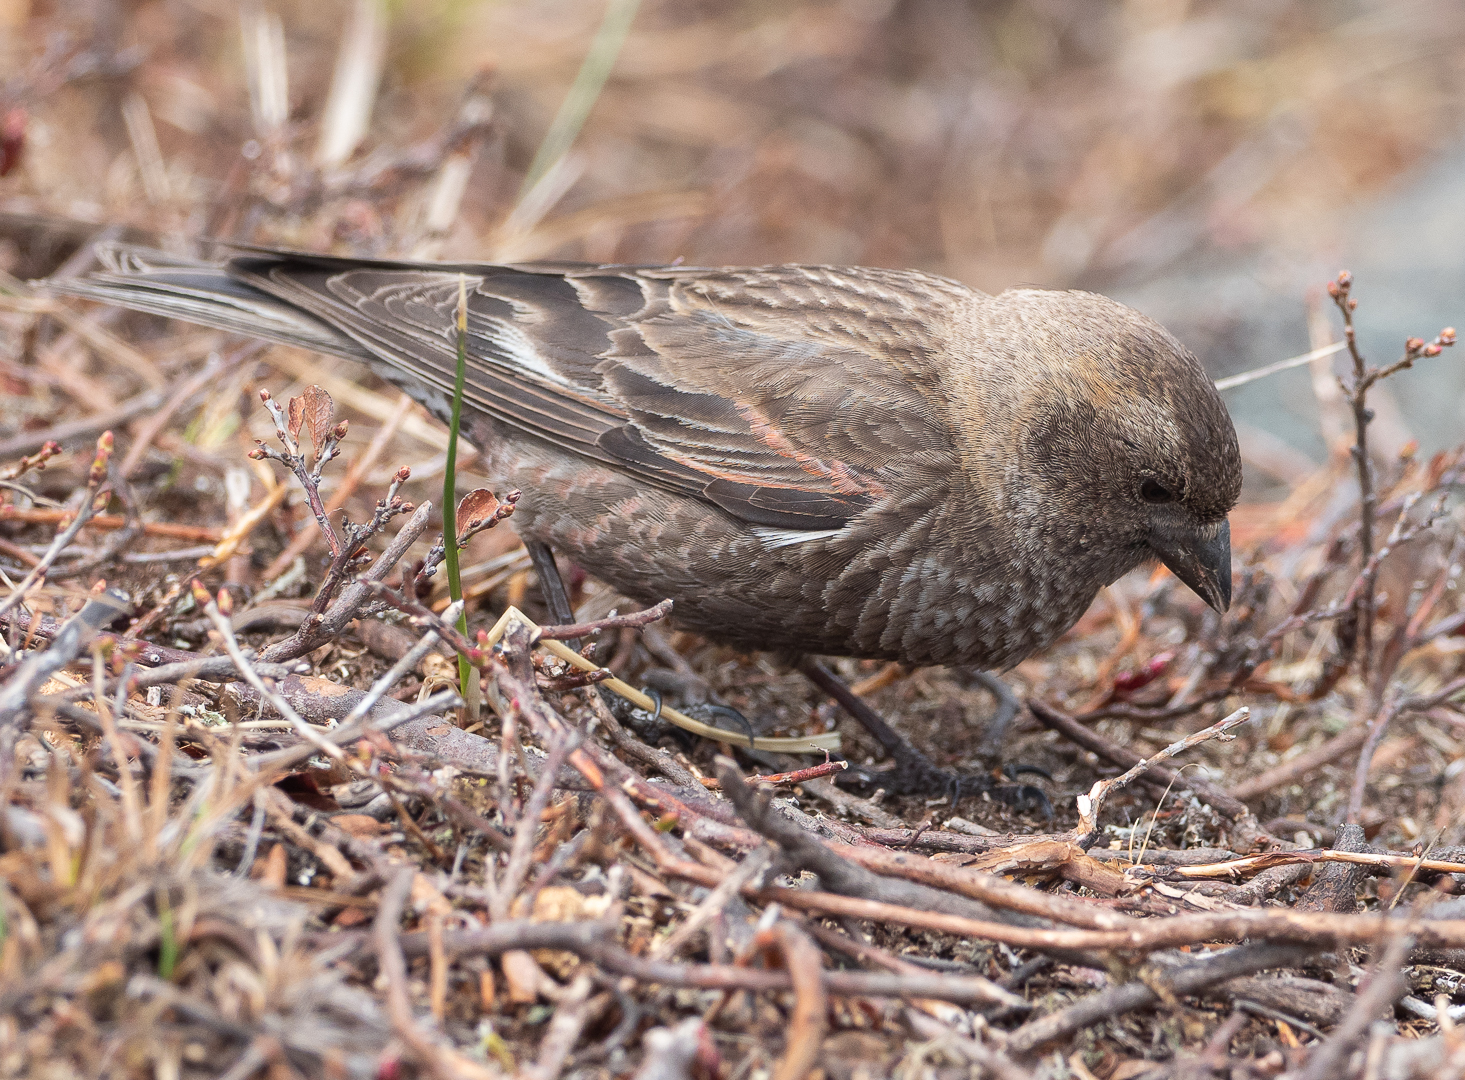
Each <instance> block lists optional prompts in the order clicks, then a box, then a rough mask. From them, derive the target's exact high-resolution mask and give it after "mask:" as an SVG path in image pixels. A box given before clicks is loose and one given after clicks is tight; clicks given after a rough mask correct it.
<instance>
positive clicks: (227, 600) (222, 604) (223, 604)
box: [219, 589, 234, 615]
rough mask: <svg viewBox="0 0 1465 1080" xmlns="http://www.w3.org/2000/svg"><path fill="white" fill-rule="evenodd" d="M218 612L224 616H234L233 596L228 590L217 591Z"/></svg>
mask: <svg viewBox="0 0 1465 1080" xmlns="http://www.w3.org/2000/svg"><path fill="white" fill-rule="evenodd" d="M219 610H220V611H222V612H223V613H224V614H225V615H233V614H234V596H233V594H232V593H230V592H229V590H228V589H220V590H219Z"/></svg>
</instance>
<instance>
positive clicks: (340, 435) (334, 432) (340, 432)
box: [331, 420, 351, 442]
mask: <svg viewBox="0 0 1465 1080" xmlns="http://www.w3.org/2000/svg"><path fill="white" fill-rule="evenodd" d="M350 426H351V421H350V420H342V421H341V422H340V423H339V424H337V425H336V426H335V427H334V428H332V429H331V438H333V439H335V440H336V441H337V442H339V441H340V440H342V439H344V438H345V437H346V429H347V428H349V427H350Z"/></svg>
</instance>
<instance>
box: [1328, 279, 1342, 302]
mask: <svg viewBox="0 0 1465 1080" xmlns="http://www.w3.org/2000/svg"><path fill="white" fill-rule="evenodd" d="M1340 291H1341V290H1339V288H1338V283H1337V282H1336V281H1330V282H1328V295H1329V296H1331V297H1332V298H1333V299H1334V300H1336V299H1338V293H1339V292H1340Z"/></svg>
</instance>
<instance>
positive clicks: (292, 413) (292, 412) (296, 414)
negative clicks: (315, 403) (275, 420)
mask: <svg viewBox="0 0 1465 1080" xmlns="http://www.w3.org/2000/svg"><path fill="white" fill-rule="evenodd" d="M286 416H287V419H286V422H285V430H286V431H288V432H289V433H290V438H292V439H295V440H299V438H300V422H301V421H302V420H304V419H305V402H304V401H302V400H301V399H300V398H298V397H292V398H291V399H290V403H289V405H287V406H286Z"/></svg>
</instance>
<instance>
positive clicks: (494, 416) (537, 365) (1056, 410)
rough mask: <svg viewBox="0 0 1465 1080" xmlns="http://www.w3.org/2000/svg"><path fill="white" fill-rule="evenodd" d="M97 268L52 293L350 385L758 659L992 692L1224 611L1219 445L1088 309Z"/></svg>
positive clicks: (163, 259)
mask: <svg viewBox="0 0 1465 1080" xmlns="http://www.w3.org/2000/svg"><path fill="white" fill-rule="evenodd" d="M231 249H232V250H230V251H228V252H227V253H226V255H225V257H223V258H221V259H218V260H214V261H209V260H201V259H193V258H187V257H182V256H176V255H171V254H165V253H161V252H157V251H151V250H148V249H144V248H139V247H134V246H129V245H126V244H118V243H112V244H104V245H100V246H99V248H98V251H97V257H98V265H99V269H97V270H95V271H93V272H91V273H90V274H87V275H85V276H80V277H72V278H66V279H60V280H53V281H51V282H49V285H50V286H51V288H52V289H53V290H55V291H57V292H61V293H66V294H70V295H73V296H78V297H82V298H86V299H89V300H95V301H101V302H104V303H109V304H114V305H121V306H124V307H128V308H134V309H138V310H142V311H147V312H153V313H156V314H160V315H164V316H171V317H176V318H180V319H184V320H189V321H193V322H197V323H203V324H205V325H209V326H213V327H217V328H220V329H223V330H229V331H235V332H238V333H241V334H247V335H252V336H255V337H262V338H266V339H269V340H273V341H277V342H283V343H286V344H290V345H296V346H301V347H304V348H307V349H312V350H315V351H317V352H321V353H325V354H328V355H331V356H337V357H345V358H349V359H351V360H358V361H363V362H365V363H366V364H367V365H369V366H370V367H371V368H372V369H373V370H374V371H376V372H377V373H379V374H380V375H381V376H382V377H383V378H385V379H386V380H388V381H390V382H392V383H394V384H395V385H397V386H398V387H400V388H401V389H402V390H404V391H405V392H406V393H408V394H409V395H410V396H411V397H412V398H414V399H415V400H416V401H418V402H420V403H421V404H422V405H423V406H425V407H426V408H427V410H428V411H429V412H431V413H432V414H433V415H434V416H436V417H437V418H438V419H439V420H441V421H443V422H444V423H447V422H448V421H449V418H450V415H451V408H452V398H453V383H454V375H455V370H456V365H457V340H458V335H457V329H456V315H457V309H458V305H459V297H460V289H462V290H463V293H464V295H465V296H466V310H467V331H466V345H467V348H466V364H467V366H466V381H465V391H464V396H463V400H462V423H461V433H462V435H463V436H464V437H466V438H467V439H468V440H469V441H470V442H471V443H472V444H473V445H474V446H475V447H477V448H478V450H479V451H480V452H481V454H482V463H481V466H480V467H481V469H482V470H483V471H484V472H486V474H487V475H488V476H489V477H490V478H491V479H492V481H493V482H494V483H495V484H496V485H498V484H501V485H505V486H509V485H511V486H513V487H517V488H520V489H521V490H522V491H523V495H522V498H521V500H520V502H519V504H518V507H517V509H516V512H515V516H514V524H515V527H516V529H517V530H518V531H519V533H520V534H521V535H523V536H526V537H530V538H533V539H535V540H537V541H541V542H543V543H544V544H547V545H549V546H550V547H551V548H553V549H554V550H556V551H558V552H560V553H562V554H564V555H565V556H567V557H568V558H570V559H572V560H573V561H574V562H575V563H577V564H578V565H580V566H581V567H583V568H584V569H585V570H586V571H588V572H589V573H591V574H593V575H594V576H595V577H597V578H599V579H601V580H603V581H605V582H607V583H609V584H610V585H612V586H613V587H614V588H616V589H617V590H619V591H620V592H621V593H623V594H625V595H627V596H628V597H631V598H634V599H636V600H639V601H643V602H647V603H654V602H656V601H659V600H661V599H663V598H666V597H670V598H672V599H673V600H674V601H675V608H674V611H675V615H674V618H675V621H676V623H677V625H679V626H681V627H684V628H686V629H690V630H694V631H697V632H698V633H700V634H702V635H704V636H706V637H707V638H709V639H711V640H713V641H717V642H722V643H725V644H728V645H731V646H735V647H738V648H742V649H747V650H770V651H775V652H784V653H793V654H798V655H823V656H848V657H861V658H876V659H884V660H894V661H899V662H901V663H902V664H906V665H912V666H920V665H938V664H958V665H970V666H972V667H974V668H977V669H980V670H982V671H997V672H1000V671H1005V670H1008V669H1010V668H1012V667H1013V666H1014V665H1016V664H1017V663H1019V662H1020V661H1022V660H1023V659H1025V658H1026V657H1028V656H1031V655H1032V654H1034V653H1035V652H1038V651H1040V650H1042V649H1044V648H1046V647H1048V646H1049V645H1051V644H1052V643H1053V642H1055V641H1056V640H1057V639H1058V638H1059V637H1060V636H1061V635H1062V634H1063V633H1064V632H1065V631H1067V630H1068V629H1069V628H1070V627H1071V626H1072V625H1073V624H1074V623H1075V622H1076V621H1077V620H1078V618H1079V617H1080V616H1081V615H1082V614H1083V612H1084V611H1085V610H1086V609H1087V608H1088V606H1089V605H1090V603H1091V602H1092V601H1093V599H1094V597H1095V596H1096V595H1097V593H1098V591H1099V590H1100V589H1101V588H1102V587H1104V586H1105V585H1108V584H1110V583H1112V582H1114V581H1115V580H1117V579H1118V578H1119V577H1121V576H1122V575H1124V574H1126V573H1128V572H1129V571H1131V570H1133V569H1134V568H1136V567H1138V566H1140V565H1142V564H1152V563H1154V562H1160V563H1163V564H1164V565H1165V566H1167V567H1168V568H1169V569H1170V570H1171V571H1172V572H1173V573H1174V575H1175V576H1176V577H1177V578H1178V579H1179V580H1180V581H1182V582H1184V583H1185V584H1186V585H1187V586H1189V587H1190V588H1191V589H1192V590H1193V591H1194V592H1195V593H1196V594H1197V595H1198V596H1199V597H1200V598H1201V599H1202V600H1204V601H1205V603H1206V604H1208V605H1209V606H1210V607H1212V608H1214V609H1216V610H1217V611H1224V610H1225V609H1226V608H1227V607H1228V605H1229V603H1230V597H1231V569H1230V566H1231V546H1230V529H1229V525H1228V521H1227V515H1228V513H1229V511H1230V510H1231V509H1232V507H1233V506H1234V505H1235V504H1236V502H1237V499H1238V497H1239V495H1240V490H1241V474H1242V470H1241V459H1240V453H1239V449H1238V446H1237V439H1236V432H1235V428H1234V426H1233V425H1232V422H1231V419H1230V417H1229V415H1228V413H1227V410H1226V407H1225V404H1224V403H1223V402H1222V400H1221V397H1220V395H1219V394H1218V393H1217V391H1216V388H1215V386H1214V385H1213V384H1212V382H1211V380H1210V379H1209V378H1208V377H1207V376H1206V374H1205V371H1204V369H1203V368H1202V366H1201V364H1200V363H1199V361H1198V360H1197V359H1196V358H1195V357H1194V355H1192V353H1190V352H1189V351H1188V350H1187V349H1186V348H1185V347H1184V346H1183V345H1181V343H1180V342H1179V341H1177V340H1176V339H1175V338H1174V337H1173V336H1172V335H1171V334H1170V333H1169V332H1168V331H1166V330H1165V329H1164V328H1163V327H1162V326H1160V325H1159V324H1158V323H1157V322H1155V321H1153V320H1152V319H1150V318H1148V317H1146V316H1145V315H1142V314H1141V313H1139V312H1137V311H1135V310H1133V309H1132V308H1129V307H1126V306H1124V305H1122V304H1120V303H1118V302H1116V301H1114V300H1111V299H1108V298H1105V297H1103V296H1100V295H1097V294H1093V293H1088V292H1079V291H1064V290H1050V289H1041V288H1013V289H1009V290H1007V291H1004V292H1002V293H1000V294H996V295H991V294H986V293H983V292H980V291H977V290H975V289H972V288H969V287H967V286H966V285H963V284H961V283H959V282H957V281H954V280H951V279H949V278H945V277H940V276H937V275H934V274H929V273H924V272H920V271H915V270H891V269H878V268H870V267H838V266H818V265H774V266H757V267H715V266H714V267H697V266H684V265H665V266H621V265H593V264H577V263H562V262H537V263H515V264H506V265H497V264H484V263H423V262H412V261H393V260H373V259H358V258H349V257H338V256H329V255H322V254H311V253H305V252H294V251H287V250H281V249H274V248H266V247H254V246H248V245H231Z"/></svg>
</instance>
